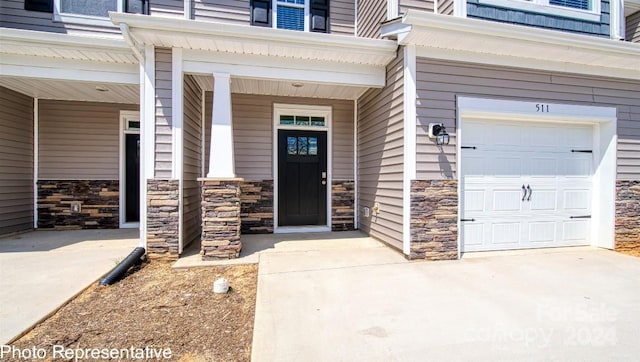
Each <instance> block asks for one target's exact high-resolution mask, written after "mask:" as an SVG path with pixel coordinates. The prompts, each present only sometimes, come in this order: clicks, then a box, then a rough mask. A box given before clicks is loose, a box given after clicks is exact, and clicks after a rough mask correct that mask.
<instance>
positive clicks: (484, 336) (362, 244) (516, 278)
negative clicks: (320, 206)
mask: <svg viewBox="0 0 640 362" xmlns="http://www.w3.org/2000/svg"><path fill="white" fill-rule="evenodd" d="M314 244H315V245H316V246H317V247H314ZM332 244H333V245H332ZM638 336H640V258H634V257H631V256H626V255H622V254H618V253H615V252H612V251H607V250H601V249H593V248H563V249H545V250H537V251H522V252H509V253H491V254H474V255H471V256H468V257H465V258H463V260H461V261H445V262H408V261H406V260H405V259H404V258H403V257H402V256H400V255H399V254H397V253H396V252H394V251H392V250H390V249H389V248H387V247H385V246H383V245H381V244H379V243H377V242H376V241H374V240H372V239H369V238H364V237H363V238H359V239H355V240H354V239H351V240H349V239H344V240H337V241H336V240H329V241H326V240H325V241H323V240H317V241H316V242H315V243H314V242H307V243H306V249H305V250H299V249H298V250H296V249H290V250H287V249H286V248H281V249H280V250H272V251H270V252H268V253H263V254H261V255H260V269H259V276H258V296H257V305H256V320H255V329H254V337H253V351H252V358H253V360H254V361H426V360H436V361H439V360H447V361H449V360H460V361H466V360H473V361H499V360H541V359H544V360H562V361H578V360H579V361H605V360H608V361H614V360H615V361H626V360H628V361H631V360H637V356H639V355H640V344H639V343H638Z"/></svg>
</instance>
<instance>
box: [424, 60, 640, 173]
mask: <svg viewBox="0 0 640 362" xmlns="http://www.w3.org/2000/svg"><path fill="white" fill-rule="evenodd" d="M457 96H470V97H480V98H493V99H511V100H524V101H537V102H541V103H546V102H548V103H566V104H577V105H588V106H604V107H616V108H617V110H618V125H617V126H618V176H617V177H618V178H619V179H623V180H638V179H640V83H638V82H634V81H624V80H619V79H607V78H589V77H579V76H573V75H565V74H560V73H551V72H535V71H527V70H519V69H512V68H503V67H492V66H481V65H474V64H469V63H452V62H438V61H432V60H428V59H423V58H418V60H417V115H418V127H417V177H418V179H420V180H425V179H426V180H434V179H435V180H438V179H451V178H456V174H455V173H456V155H455V150H456V124H455V123H456V122H455V120H456V97H457ZM433 120H438V121H442V122H444V124H445V126H446V127H447V131H449V134H450V135H451V143H450V144H449V145H448V146H445V147H443V152H440V150H439V148H438V147H437V146H436V145H435V144H434V142H433V141H431V140H429V139H428V138H427V135H426V129H427V125H428V123H429V122H433Z"/></svg>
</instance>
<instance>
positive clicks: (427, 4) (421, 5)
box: [398, 0, 434, 14]
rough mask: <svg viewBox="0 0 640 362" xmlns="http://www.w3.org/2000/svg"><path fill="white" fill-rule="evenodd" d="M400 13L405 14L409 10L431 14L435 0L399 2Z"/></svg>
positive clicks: (401, 0) (405, 0)
mask: <svg viewBox="0 0 640 362" xmlns="http://www.w3.org/2000/svg"><path fill="white" fill-rule="evenodd" d="M398 3H399V13H400V14H404V13H405V12H406V11H407V10H419V11H426V12H429V13H432V12H433V9H434V4H433V0H399V1H398Z"/></svg>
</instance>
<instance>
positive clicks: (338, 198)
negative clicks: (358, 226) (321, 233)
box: [331, 180, 355, 231]
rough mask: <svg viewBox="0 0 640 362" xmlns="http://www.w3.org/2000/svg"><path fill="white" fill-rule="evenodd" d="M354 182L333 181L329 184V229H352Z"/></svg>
mask: <svg viewBox="0 0 640 362" xmlns="http://www.w3.org/2000/svg"><path fill="white" fill-rule="evenodd" d="M353 188H354V182H353V181H351V180H346V181H333V182H332V184H331V231H348V230H354V229H355V228H354V225H353V224H354V210H353V205H354V204H355V201H354V198H355V194H354V189H353Z"/></svg>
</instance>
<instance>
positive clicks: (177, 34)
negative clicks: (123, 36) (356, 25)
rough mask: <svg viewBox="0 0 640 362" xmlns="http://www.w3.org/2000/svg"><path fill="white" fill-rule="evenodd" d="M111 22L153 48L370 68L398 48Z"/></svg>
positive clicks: (210, 25) (316, 36) (224, 28)
mask: <svg viewBox="0 0 640 362" xmlns="http://www.w3.org/2000/svg"><path fill="white" fill-rule="evenodd" d="M110 16H111V20H112V21H113V22H114V23H115V24H117V25H120V24H126V25H127V26H128V27H129V29H130V33H131V35H132V36H133V38H134V39H135V40H136V41H137V42H139V43H143V44H153V45H155V46H157V47H168V48H170V47H177V48H184V49H193V50H206V51H215V52H220V53H228V54H245V55H262V56H270V57H280V58H292V59H308V60H320V61H326V62H336V63H351V64H367V65H374V66H386V64H387V63H388V62H390V61H391V60H392V59H394V58H395V56H396V47H397V44H396V43H395V42H394V41H390V40H381V39H366V38H356V37H353V36H346V35H335V34H321V33H311V32H299V31H291V30H282V29H270V28H269V29H267V28H263V27H252V26H248V25H246V26H245V25H233V24H221V23H214V22H204V21H196V20H188V19H178V18H161V17H153V16H145V15H136V14H124V13H111V14H110Z"/></svg>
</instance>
